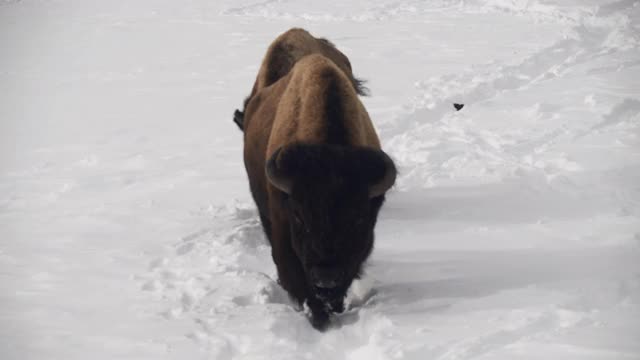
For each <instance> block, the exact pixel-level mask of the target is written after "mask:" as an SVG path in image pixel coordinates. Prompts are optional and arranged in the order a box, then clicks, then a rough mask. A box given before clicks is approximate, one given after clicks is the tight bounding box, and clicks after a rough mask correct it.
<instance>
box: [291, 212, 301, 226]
mask: <svg viewBox="0 0 640 360" xmlns="http://www.w3.org/2000/svg"><path fill="white" fill-rule="evenodd" d="M292 215H293V221H294V222H295V224H296V225H298V226H304V221H302V216H300V214H299V213H298V212H296V211H294V212H293V214H292Z"/></svg>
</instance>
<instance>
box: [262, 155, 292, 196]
mask: <svg viewBox="0 0 640 360" xmlns="http://www.w3.org/2000/svg"><path fill="white" fill-rule="evenodd" d="M281 151H282V148H281V147H280V148H278V150H276V151H274V152H273V154H272V155H271V157H270V158H269V161H267V166H266V171H267V179H268V180H269V182H270V183H271V185H273V186H275V187H276V188H277V189H278V190H280V191H283V192H285V193H287V194H291V185H292V184H291V179H290V178H289V177H288V176H286V174H284V173H283V171H282V170H281V169H280V168H278V156H279V155H280V152H281Z"/></svg>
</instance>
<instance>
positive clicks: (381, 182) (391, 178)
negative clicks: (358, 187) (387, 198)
mask: <svg viewBox="0 0 640 360" xmlns="http://www.w3.org/2000/svg"><path fill="white" fill-rule="evenodd" d="M378 154H379V156H380V158H381V160H382V163H383V164H384V165H383V167H384V175H382V177H381V178H379V179H377V181H376V182H375V183H373V184H371V185H369V198H374V197H378V196H380V195H383V194H384V193H385V192H386V191H387V190H389V189H390V188H391V186H393V184H394V183H395V181H396V174H397V171H396V166H395V165H394V163H393V160H391V158H390V157H389V155H387V154H386V153H385V152H384V151H382V150H380V151H379V152H378Z"/></svg>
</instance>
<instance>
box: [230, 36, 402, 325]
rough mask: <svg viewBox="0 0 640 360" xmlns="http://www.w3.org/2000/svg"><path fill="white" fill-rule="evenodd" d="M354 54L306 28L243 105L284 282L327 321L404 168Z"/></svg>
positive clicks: (253, 166)
mask: <svg viewBox="0 0 640 360" xmlns="http://www.w3.org/2000/svg"><path fill="white" fill-rule="evenodd" d="M358 94H364V88H363V87H362V83H361V82H360V81H359V80H357V79H356V78H355V77H354V76H353V74H352V71H351V64H350V63H349V60H348V59H347V57H346V56H345V55H344V54H343V53H342V52H340V51H339V50H338V49H336V48H335V46H334V45H333V44H331V43H330V42H329V41H327V40H325V39H320V38H315V37H314V36H312V35H311V34H309V33H308V32H307V31H305V30H303V29H291V30H289V31H287V32H285V33H284V34H282V35H280V36H279V37H278V38H277V39H276V40H275V41H274V42H273V43H272V44H271V45H270V46H269V49H268V50H267V54H266V56H265V58H264V60H263V62H262V65H261V67H260V70H259V72H258V76H257V78H256V81H255V83H254V86H253V89H252V90H251V93H250V95H249V96H248V97H247V99H246V100H245V103H244V110H243V111H242V112H241V111H238V110H236V113H235V114H234V122H236V124H237V125H238V127H240V129H242V130H243V132H244V164H245V168H246V171H247V175H248V178H249V185H250V189H251V194H252V196H253V199H254V201H255V203H256V205H257V207H258V212H259V215H260V220H261V222H262V226H263V229H264V232H265V234H266V236H267V238H268V240H269V242H270V243H271V247H272V257H273V261H274V263H275V265H276V268H277V270H278V278H279V282H280V284H281V286H282V287H283V288H284V289H285V290H286V291H287V292H288V293H289V295H290V296H291V297H292V298H293V299H294V300H295V301H297V302H298V303H299V304H300V305H303V304H304V303H305V302H306V304H307V306H308V307H309V310H310V312H311V318H310V321H311V324H312V325H313V327H315V328H316V329H319V330H323V329H325V328H326V327H327V326H328V324H329V315H330V314H331V313H333V312H342V311H343V310H344V297H345V295H346V292H347V290H348V288H349V286H350V285H351V283H352V281H353V280H354V279H355V278H358V277H359V276H360V273H361V270H362V266H363V263H364V261H365V260H366V259H367V258H368V256H369V255H370V253H371V250H372V248H373V241H374V227H375V224H376V220H377V217H378V212H379V210H380V208H381V206H382V203H383V202H384V198H385V193H386V191H387V190H389V188H390V187H391V186H392V185H393V183H394V181H395V178H396V168H395V165H394V163H393V161H392V160H391V158H390V157H389V156H388V155H387V154H386V153H384V152H383V151H382V150H381V149H380V141H379V139H378V136H377V134H376V131H375V129H374V127H373V124H372V122H371V119H370V118H369V115H368V114H367V111H366V110H365V108H364V106H363V104H362V103H361V102H360V99H359V98H358Z"/></svg>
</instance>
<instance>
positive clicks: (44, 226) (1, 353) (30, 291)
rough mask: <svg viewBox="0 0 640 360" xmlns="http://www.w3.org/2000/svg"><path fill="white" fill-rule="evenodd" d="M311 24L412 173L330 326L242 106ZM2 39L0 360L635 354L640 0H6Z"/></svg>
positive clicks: (639, 254)
mask: <svg viewBox="0 0 640 360" xmlns="http://www.w3.org/2000/svg"><path fill="white" fill-rule="evenodd" d="M294 26H298V27H304V28H307V29H308V30H309V31H311V32H312V33H313V34H314V35H317V36H323V37H327V38H329V39H330V40H332V41H333V42H334V43H336V45H337V46H338V47H339V48H340V49H341V50H342V51H343V52H345V53H346V54H347V55H348V56H349V58H350V59H351V62H352V64H353V68H354V71H355V73H356V75H358V76H360V77H363V78H365V79H367V80H368V86H369V88H370V89H371V93H372V96H370V97H367V98H364V99H363V101H364V102H365V105H366V106H367V108H368V110H369V112H370V114H371V117H372V119H373V120H374V122H375V124H376V127H377V128H378V131H379V134H380V136H381V138H382V140H383V143H384V149H385V150H386V151H387V152H388V153H389V154H390V155H391V156H392V157H393V158H394V159H395V160H396V162H397V165H398V167H399V169H400V176H399V178H398V181H397V184H396V186H395V187H394V188H393V190H392V191H391V192H390V193H389V194H388V197H387V202H386V205H385V206H384V207H383V210H382V212H381V214H380V219H379V224H378V226H377V228H376V249H375V251H374V253H373V255H372V257H371V258H370V260H369V262H368V265H367V267H366V269H367V270H366V272H367V276H366V277H365V278H364V279H363V280H362V281H359V282H357V283H356V284H354V286H353V287H352V289H351V291H350V295H349V298H348V304H349V310H348V311H346V312H345V313H344V314H341V315H338V316H335V317H334V319H333V320H332V323H333V325H332V327H331V329H330V330H328V331H327V332H325V333H320V332H317V331H315V330H313V329H312V328H311V326H310V325H309V323H308V321H307V319H306V317H305V314H304V312H301V311H300V309H296V307H295V306H293V304H292V303H291V302H290V300H289V299H288V297H287V295H286V293H285V292H284V291H283V290H282V289H281V288H280V287H279V286H278V284H277V282H276V281H277V279H276V273H275V267H274V265H273V263H272V260H271V257H270V248H269V246H268V245H267V243H266V241H265V237H264V236H263V234H262V230H261V227H260V224H259V221H258V219H257V214H256V210H255V207H254V204H253V202H252V200H251V197H250V194H249V190H248V183H247V180H246V175H245V172H244V167H243V163H242V136H241V133H240V131H238V129H237V128H236V126H235V124H233V123H232V112H233V110H234V109H235V108H237V107H240V106H241V104H242V100H243V98H244V97H245V96H246V95H247V94H248V92H249V91H250V89H251V86H252V84H253V80H254V78H255V75H256V72H257V69H258V67H259V64H260V61H261V59H262V56H263V54H264V52H265V49H266V47H267V46H268V45H269V43H270V42H271V41H272V40H273V39H274V38H275V37H276V36H277V35H278V34H280V33H281V32H283V31H285V30H287V29H288V28H291V27H294ZM0 52H1V54H2V55H1V56H0V94H1V95H2V96H1V97H0V289H1V291H0V358H2V359H5V360H13V359H16V360H17V359H20V360H23V359H65V360H71V359H98V360H100V359H187V358H188V359H349V360H359V359H373V360H376V359H439V360H454V359H456V360H457V359H485V360H488V359H563V360H565V359H569V360H571V359H612V360H613V359H616V360H617V359H640V341H638V339H640V2H639V1H634V0H619V1H607V0H602V1H596V0H560V1H542V0H434V1H418V0H403V1H397V0H372V1H357V2H343V1H337V0H329V1H310V0H309V1H307V0H305V1H287V0H266V1H258V0H241V1H231V0H220V1H205V0H188V1H170V0H153V1H152V0H136V1H129V0H126V1H125V0H110V1H98V0H82V1H80V0H77V1H73V0H51V1H49V0H24V1H17V0H16V1H10V0H3V1H0ZM454 102H455V103H463V104H465V106H464V108H463V109H462V110H461V111H459V112H456V111H455V110H454V109H453V105H452V104H453V103H454Z"/></svg>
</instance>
